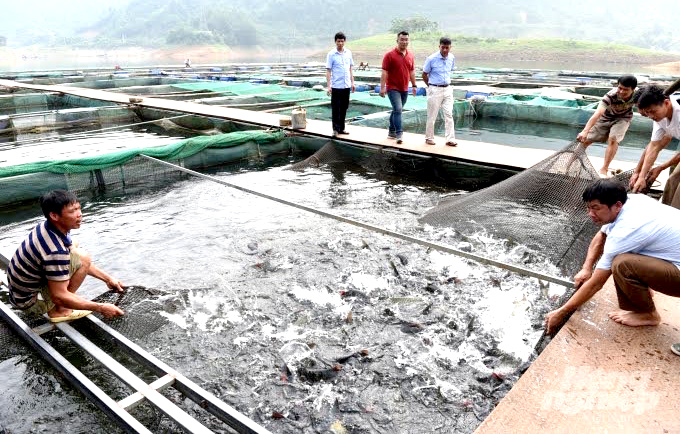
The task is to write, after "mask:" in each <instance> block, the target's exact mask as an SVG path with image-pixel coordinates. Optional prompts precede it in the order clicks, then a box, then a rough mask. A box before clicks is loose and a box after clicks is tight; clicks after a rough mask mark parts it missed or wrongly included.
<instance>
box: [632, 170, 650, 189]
mask: <svg viewBox="0 0 680 434" xmlns="http://www.w3.org/2000/svg"><path fill="white" fill-rule="evenodd" d="M646 188H647V177H645V176H639V174H638V177H637V179H636V180H635V184H634V185H633V188H632V189H631V191H632V192H633V193H640V192H642V191H645V189H646Z"/></svg>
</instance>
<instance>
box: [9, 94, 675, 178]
mask: <svg viewBox="0 0 680 434" xmlns="http://www.w3.org/2000/svg"><path fill="white" fill-rule="evenodd" d="M0 86H5V87H8V88H19V89H30V90H36V91H42V92H53V93H61V94H67V95H74V96H78V97H82V98H89V99H93V100H98V101H105V102H110V103H116V104H124V105H133V106H137V107H143V108H150V109H161V110H169V111H174V112H178V113H190V114H195V115H201V116H206V117H212V118H219V119H227V120H232V121H237V122H241V123H245V124H250V125H255V126H259V127H265V128H267V127H269V128H280V126H279V125H280V124H279V122H280V119H281V117H282V116H281V115H278V114H275V113H267V112H255V111H250V110H244V109H238V108H231V107H221V106H212V105H207V104H199V103H194V102H188V101H175V100H168V99H163V98H155V97H149V96H144V95H142V96H138V95H128V94H123V93H118V92H108V91H103V90H97V89H82V88H77V87H69V86H61V85H33V84H25V83H20V82H17V81H12V80H0ZM347 131H348V132H349V133H350V134H349V135H343V136H340V137H339V138H337V140H342V141H343V142H347V143H357V144H363V145H373V146H376V147H378V148H394V149H398V150H401V151H406V152H411V153H414V154H418V155H421V156H422V155H425V156H436V157H442V158H447V159H451V160H458V161H462V162H466V163H473V164H481V165H485V166H490V167H497V168H505V169H511V170H523V169H526V168H528V167H531V166H533V165H534V164H536V163H538V162H540V161H541V160H543V159H545V158H547V157H549V156H550V155H552V154H553V151H551V150H543V149H532V148H521V147H515V146H506V145H498V144H493V143H486V142H478V141H470V140H458V146H457V147H450V146H445V145H444V139H443V138H441V137H436V138H435V142H437V145H434V146H432V145H426V144H425V138H424V136H423V135H422V134H414V133H404V135H403V143H401V144H397V143H396V141H395V140H393V139H389V138H387V132H386V131H385V130H384V129H382V128H373V127H366V126H358V125H348V126H347ZM295 132H297V133H300V134H305V135H309V136H316V137H320V138H326V139H333V136H332V126H331V123H330V122H327V121H321V120H313V119H308V120H307V126H306V128H304V129H298V130H295ZM589 158H590V159H591V162H592V163H593V166H594V167H600V166H601V164H602V159H601V158H598V157H589ZM634 167H635V163H633V162H625V161H618V160H614V161H613V162H612V164H611V168H613V169H620V170H622V171H627V170H630V169H633V168H634ZM667 177H668V174H667V171H664V172H663V173H662V174H661V175H660V176H659V178H658V180H657V181H658V184H657V185H655V186H654V189H655V190H657V189H660V190H662V189H663V186H664V185H665V180H666V179H667Z"/></svg>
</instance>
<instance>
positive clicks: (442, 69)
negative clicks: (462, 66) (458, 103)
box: [423, 37, 458, 146]
mask: <svg viewBox="0 0 680 434" xmlns="http://www.w3.org/2000/svg"><path fill="white" fill-rule="evenodd" d="M450 50H451V39H449V38H446V37H443V38H441V39H439V51H437V52H436V53H433V54H431V55H430V56H429V57H428V58H427V59H426V60H425V65H423V81H424V82H425V84H426V85H427V124H426V126H425V143H427V144H428V145H434V144H435V141H434V123H435V121H436V120H437V116H438V115H439V109H440V108H441V109H443V111H444V126H445V128H446V144H447V145H448V146H457V145H458V143H457V142H456V134H455V132H454V130H453V90H452V89H451V86H450V84H451V75H450V74H451V71H453V67H454V63H455V59H454V57H453V54H451V53H449V51H450Z"/></svg>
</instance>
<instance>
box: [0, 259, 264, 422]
mask: <svg viewBox="0 0 680 434" xmlns="http://www.w3.org/2000/svg"><path fill="white" fill-rule="evenodd" d="M7 264H8V261H7V259H6V258H5V257H3V256H2V255H0V265H2V266H4V267H6V266H7ZM0 317H2V318H3V319H4V320H5V321H7V323H8V324H9V326H10V327H11V328H12V330H14V331H15V332H16V333H17V334H18V335H19V336H21V337H22V338H23V339H25V340H26V341H27V342H28V344H29V345H30V346H31V347H33V348H34V349H35V350H36V351H37V352H38V353H39V354H40V355H41V356H42V357H43V358H44V359H45V360H47V362H48V363H49V364H50V365H52V367H54V368H55V369H56V370H57V371H59V372H60V373H61V374H63V375H64V377H66V379H67V380H68V381H69V382H70V383H72V384H73V385H74V386H75V387H76V388H77V389H78V390H80V391H81V392H82V393H83V394H84V395H85V396H86V397H87V398H88V399H90V400H91V401H92V402H93V403H94V404H95V405H96V406H97V407H98V408H99V409H100V410H102V411H103V412H104V413H105V414H106V415H107V416H108V417H109V418H110V419H111V420H113V421H114V422H115V423H116V424H117V425H118V426H119V427H121V428H122V429H123V430H124V431H125V432H128V433H142V434H147V433H148V434H150V433H151V431H149V430H148V429H147V428H146V427H145V426H144V425H142V424H141V422H139V421H138V420H137V419H135V418H134V417H133V416H132V415H131V414H130V413H129V412H128V411H129V410H131V409H133V408H135V407H136V406H137V405H139V404H140V403H141V402H143V401H144V400H145V399H146V400H147V401H149V403H151V404H153V405H154V406H156V407H157V408H158V409H159V410H161V411H162V412H163V413H164V414H165V415H167V416H168V417H169V418H171V419H172V420H174V421H175V422H176V423H177V424H178V425H179V426H180V427H182V428H183V430H184V431H186V432H189V433H201V434H204V433H212V432H213V431H211V430H210V429H208V428H206V427H205V426H204V425H202V424H201V423H200V422H199V421H197V420H196V419H194V418H193V417H192V416H190V415H189V414H188V413H186V412H185V411H184V410H182V409H181V408H179V407H178V406H176V405H175V404H174V403H172V402H171V401H170V400H169V399H168V398H166V397H165V396H163V395H161V394H160V392H161V391H162V390H165V389H167V388H168V387H170V386H173V387H174V388H175V389H177V390H178V391H179V392H180V393H182V394H183V395H185V396H186V397H188V398H189V399H191V400H192V401H194V402H195V403H196V404H198V405H199V406H200V407H202V408H204V409H205V410H206V411H208V412H209V413H211V414H212V415H214V416H216V417H217V418H218V419H220V420H221V421H223V422H225V423H226V424H227V425H229V426H230V427H231V428H233V429H234V430H236V431H237V432H239V433H242V434H271V433H270V431H268V430H267V429H265V428H263V427H262V426H260V425H258V424H257V423H256V422H254V421H253V420H251V419H250V418H248V417H247V416H245V415H243V414H241V413H239V412H238V411H237V410H236V409H234V408H232V407H231V406H229V405H227V404H226V403H224V402H222V401H220V400H219V399H218V398H217V397H215V396H214V395H213V394H211V393H210V392H208V391H206V390H205V389H203V388H201V387H200V386H198V385H197V384H196V383H194V382H193V381H191V380H189V379H188V378H186V377H185V376H183V375H182V374H180V373H179V372H177V371H175V370H174V369H172V368H170V367H169V366H168V365H166V364H165V363H163V362H161V361H160V360H158V359H157V358H155V357H154V356H152V355H151V354H149V353H148V352H146V351H144V349H142V348H141V347H140V346H139V345H137V344H135V343H134V342H132V341H130V340H129V339H127V338H126V337H125V336H123V335H122V334H120V333H119V332H117V331H116V330H114V329H112V328H111V327H109V326H107V325H106V324H104V323H103V322H102V321H101V320H100V319H99V318H97V317H95V316H94V315H88V316H86V317H85V318H87V320H89V321H90V323H91V324H92V325H94V326H96V327H97V328H98V329H99V330H101V331H102V332H103V335H104V337H105V339H107V340H109V341H111V342H113V343H115V344H116V345H117V346H118V347H119V348H120V349H121V350H122V351H124V352H125V353H126V354H128V355H129V356H131V357H132V358H133V359H134V360H136V361H137V362H138V363H139V364H140V365H142V366H144V367H146V368H147V369H149V371H151V372H153V373H154V374H155V375H157V376H158V377H159V378H158V379H157V380H156V381H154V382H152V383H151V384H147V383H146V382H144V381H143V380H142V379H140V378H139V377H137V376H136V375H135V374H133V373H132V372H130V370H128V369H127V368H125V367H124V366H123V365H122V364H120V363H119V362H118V361H117V360H115V359H113V358H112V357H111V356H109V355H108V354H106V352H104V351H103V350H102V349H101V348H99V347H98V346H97V345H95V344H94V343H93V342H91V341H90V340H89V339H87V338H86V337H85V336H83V335H82V334H81V333H80V332H79V331H77V330H76V329H74V328H73V327H72V326H71V325H70V324H69V322H61V323H56V324H52V323H49V322H47V323H44V324H41V325H39V326H37V327H35V328H34V329H31V328H30V327H29V326H28V325H27V324H26V323H25V322H24V321H22V320H21V318H19V317H18V316H17V314H16V313H15V312H13V311H12V308H11V307H10V306H8V305H7V304H5V303H4V302H2V301H0ZM76 321H77V320H76ZM80 321H83V320H82V319H81V320H80ZM54 329H57V330H59V331H60V332H62V333H63V334H64V335H65V336H66V337H67V338H69V339H70V340H71V341H72V342H73V343H75V344H76V345H78V346H79V347H80V348H82V349H83V350H85V351H86V352H87V353H89V354H90V355H91V356H92V357H93V358H94V359H95V360H97V361H98V362H100V363H101V364H102V365H103V366H104V367H105V368H106V369H108V370H109V371H110V372H111V373H112V374H114V375H115V376H116V377H118V378H119V379H120V380H121V381H122V382H123V383H125V384H127V385H128V386H129V387H131V388H132V389H134V390H135V393H133V394H131V395H129V396H128V397H126V398H124V399H122V400H120V401H118V402H116V401H115V400H114V399H112V398H111V397H110V396H109V395H107V394H106V393H105V392H104V391H103V390H101V389H100V388H99V387H98V386H97V385H96V384H94V383H93V382H92V381H91V380H90V379H89V378H87V377H86V376H85V375H84V374H83V373H82V372H80V371H79V370H78V369H77V368H76V367H75V366H73V365H72V364H71V363H70V362H69V361H68V360H66V358H64V356H62V355H61V354H60V353H59V352H58V351H57V350H55V349H54V348H53V347H52V346H51V345H49V344H48V343H47V342H46V341H45V340H44V339H43V338H42V337H41V336H40V335H41V334H44V333H47V332H49V331H51V330H54Z"/></svg>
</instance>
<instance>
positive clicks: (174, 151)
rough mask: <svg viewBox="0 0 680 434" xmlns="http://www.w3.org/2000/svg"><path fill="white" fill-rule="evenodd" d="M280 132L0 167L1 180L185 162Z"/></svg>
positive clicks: (262, 141)
mask: <svg viewBox="0 0 680 434" xmlns="http://www.w3.org/2000/svg"><path fill="white" fill-rule="evenodd" d="M284 136H285V133H284V132H283V131H276V132H268V131H261V130H255V131H239V132H234V133H227V134H219V135H215V136H199V137H192V138H189V139H185V140H181V141H179V142H177V143H173V144H170V145H165V146H158V147H153V148H136V149H126V150H124V151H120V152H114V153H110V154H104V155H98V156H94V157H87V158H80V159H73V160H54V161H40V162H36V163H26V164H19V165H16V166H9V167H0V178H7V177H11V176H19V175H26V174H30V173H36V172H50V173H82V172H89V171H93V170H97V169H99V170H101V169H106V168H109V167H112V166H118V165H121V164H124V163H125V162H127V161H129V160H131V159H132V158H134V157H136V156H138V155H147V156H149V157H155V158H159V159H162V160H177V159H182V158H188V157H191V156H193V155H194V154H197V153H199V152H201V151H203V150H204V149H207V148H229V147H233V146H237V145H241V144H244V143H246V142H255V143H257V144H265V143H272V142H279V141H281V140H283V138H284Z"/></svg>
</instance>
